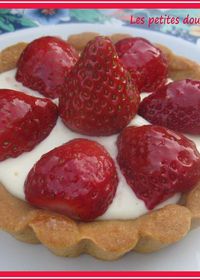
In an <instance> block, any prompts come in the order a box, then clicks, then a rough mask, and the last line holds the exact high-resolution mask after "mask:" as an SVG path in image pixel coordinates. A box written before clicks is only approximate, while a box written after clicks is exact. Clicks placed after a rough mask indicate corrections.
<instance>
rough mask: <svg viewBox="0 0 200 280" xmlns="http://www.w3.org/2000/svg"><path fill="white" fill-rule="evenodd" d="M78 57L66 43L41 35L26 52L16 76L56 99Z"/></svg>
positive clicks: (23, 54) (25, 83)
mask: <svg viewBox="0 0 200 280" xmlns="http://www.w3.org/2000/svg"><path fill="white" fill-rule="evenodd" d="M77 59H78V54H77V53H76V51H75V50H74V48H73V47H72V46H71V45H69V44H68V43H67V42H65V41H63V40H61V39H59V38H56V37H51V36H46V37H41V38H39V39H36V40H34V41H33V42H31V43H30V44H29V45H28V46H27V47H26V48H25V50H24V51H23V53H22V55H21V57H20V59H19V61H18V65H17V74H16V79H17V80H18V81H19V82H21V83H22V84H23V85H25V86H26V87H29V88H31V89H33V90H37V91H39V92H40V93H41V94H43V95H44V96H46V97H50V98H56V97H58V96H59V95H60V93H61V88H62V85H63V82H64V79H65V78H66V79H67V77H68V74H69V71H70V70H71V68H72V67H73V66H74V64H75V63H76V61H77Z"/></svg>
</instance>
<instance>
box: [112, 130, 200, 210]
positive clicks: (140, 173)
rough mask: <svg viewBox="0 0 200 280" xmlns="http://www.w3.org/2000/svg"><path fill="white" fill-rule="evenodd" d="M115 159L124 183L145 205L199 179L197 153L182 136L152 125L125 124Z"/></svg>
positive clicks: (185, 190)
mask: <svg viewBox="0 0 200 280" xmlns="http://www.w3.org/2000/svg"><path fill="white" fill-rule="evenodd" d="M117 146H118V156H117V160H118V163H119V165H120V168H121V170H122V173H123V174H124V176H125V178H126V181H127V183H128V184H129V185H130V187H131V188H132V189H133V191H134V192H135V194H136V195H137V197H138V198H140V199H142V200H143V201H144V202H145V204H146V206H147V207H148V209H153V208H154V207H155V206H156V205H157V204H159V203H161V202H162V201H164V200H166V199H167V198H169V197H171V196H172V195H174V194H175V193H182V192H187V191H189V190H191V189H192V188H194V187H195V185H196V184H197V182H198V181H199V180H200V154H199V152H198V151H197V149H196V146H195V144H194V143H193V142H192V141H190V140H189V139H187V138H186V137H185V136H183V135H181V134H178V133H175V132H173V131H171V130H169V129H167V128H164V127H161V126H154V125H146V126H141V127H133V126H132V127H127V128H125V129H124V130H123V131H122V133H121V135H120V136H119V138H118V143H117Z"/></svg>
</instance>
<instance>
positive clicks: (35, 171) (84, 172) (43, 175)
mask: <svg viewBox="0 0 200 280" xmlns="http://www.w3.org/2000/svg"><path fill="white" fill-rule="evenodd" d="M117 184H118V178H117V173H116V169H115V164H114V162H113V160H112V158H111V157H110V155H109V154H108V152H107V151H106V150H105V149H104V147H103V146H101V145H100V144H98V143H97V142H95V141H90V140H86V139H75V140H72V141H70V142H68V143H66V144H64V145H62V146H60V147H58V148H55V149H53V150H52V151H50V152H48V153H47V154H45V155H43V156H42V157H41V159H40V160H39V161H38V162H37V163H36V164H35V166H34V167H33V168H32V169H31V171H30V172H29V174H28V176H27V179H26V182H25V195H26V199H27V201H28V202H29V203H31V204H32V205H34V206H36V207H40V208H43V209H48V210H53V211H55V212H58V213H61V214H64V215H67V216H68V217H70V218H72V219H77V220H82V221H90V220H93V219H95V218H96V217H98V216H100V215H102V214H103V213H104V212H105V211H106V209H107V208H108V206H109V205H110V203H111V202H112V200H113V197H114V195H115V192H116V188H117Z"/></svg>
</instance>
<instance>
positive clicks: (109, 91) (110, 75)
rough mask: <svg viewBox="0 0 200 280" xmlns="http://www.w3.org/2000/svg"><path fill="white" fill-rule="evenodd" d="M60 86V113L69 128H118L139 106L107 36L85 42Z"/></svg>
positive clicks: (91, 131)
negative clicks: (79, 56)
mask: <svg viewBox="0 0 200 280" xmlns="http://www.w3.org/2000/svg"><path fill="white" fill-rule="evenodd" d="M63 89H64V91H63V94H62V95H61V96H60V100H59V111H60V116H61V118H62V120H63V122H64V123H65V125H66V126H67V127H69V128H70V129H71V130H73V131H76V132H79V133H82V134H86V135H93V136H100V135H111V134H114V133H117V132H119V131H121V130H122V129H123V128H124V127H125V126H126V125H127V124H128V123H129V121H130V120H131V119H132V118H133V116H134V115H135V114H136V112H137V109H138V106H139V99H140V97H139V94H138V90H137V89H136V88H135V86H134V85H133V84H132V82H131V80H130V75H129V74H128V72H127V71H126V70H125V69H124V68H123V67H122V64H121V62H120V61H119V58H118V56H117V53H116V50H115V47H114V46H113V44H112V42H111V41H110V39H108V38H106V37H96V38H95V39H94V40H92V41H90V42H89V43H88V44H87V46H86V48H85V50H84V51H83V53H82V56H81V58H80V59H79V61H78V62H77V63H76V65H75V66H74V68H73V69H72V71H71V73H70V74H69V78H68V79H66V82H65V84H64V87H63Z"/></svg>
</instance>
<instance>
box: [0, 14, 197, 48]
mask: <svg viewBox="0 0 200 280" xmlns="http://www.w3.org/2000/svg"><path fill="white" fill-rule="evenodd" d="M188 14H189V16H190V17H196V18H199V20H200V9H194V10H192V9H191V10H188V9H187V10H186V9H179V10H175V9H172V10H158V9H1V10H0V34H3V33H6V32H13V31H16V30H19V29H24V28H31V27H39V26H41V25H48V24H51V25H52V24H63V23H66V24H70V23H98V24H105V23H108V22H109V23H112V24H113V25H115V26H116V25H120V26H130V27H131V26H134V27H136V28H143V29H148V28H149V27H148V26H147V24H144V25H136V24H134V25H131V24H130V17H131V15H132V16H134V17H145V18H148V17H157V16H158V17H159V16H161V15H163V16H165V15H169V16H175V17H179V18H180V23H179V24H178V25H170V24H168V25H167V24H153V25H151V30H154V31H158V32H162V33H166V34H170V35H172V36H176V37H180V38H182V39H184V40H187V41H190V42H192V43H195V44H197V45H199V47H200V24H197V25H194V24H182V19H184V18H185V17H186V16H187V15H188Z"/></svg>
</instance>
